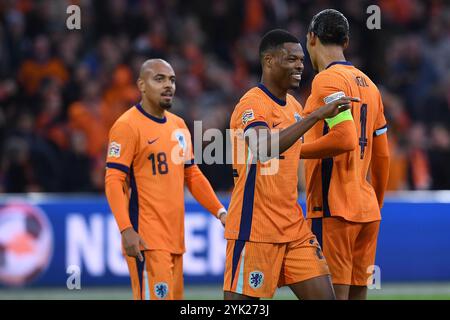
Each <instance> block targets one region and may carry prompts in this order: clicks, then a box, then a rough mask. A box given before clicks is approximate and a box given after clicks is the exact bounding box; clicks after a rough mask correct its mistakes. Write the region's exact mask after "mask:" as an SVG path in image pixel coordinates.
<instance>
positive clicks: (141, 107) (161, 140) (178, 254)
mask: <svg viewBox="0 0 450 320" xmlns="http://www.w3.org/2000/svg"><path fill="white" fill-rule="evenodd" d="M137 85H138V87H139V90H140V91H141V94H142V100H141V102H140V103H138V104H137V105H135V106H134V107H132V108H130V109H129V110H128V111H127V112H125V113H124V114H123V115H122V116H121V117H120V118H119V119H118V120H117V121H116V122H115V124H114V125H113V127H112V128H111V131H110V134H109V149H108V156H107V165H106V167H107V171H106V182H105V191H106V196H107V198H108V202H109V205H110V207H111V210H112V212H113V214H114V217H115V219H116V221H117V224H118V226H119V229H120V232H121V234H122V245H123V249H124V252H125V258H126V261H127V264H128V268H129V271H130V277H131V286H132V290H133V298H134V299H177V300H178V299H182V298H183V253H184V252H185V245H184V185H185V184H186V185H187V186H188V188H189V190H190V192H191V193H192V195H193V196H194V197H195V198H196V199H197V201H198V202H199V203H200V204H201V205H203V206H204V207H205V208H206V209H207V210H208V211H209V212H211V213H212V214H213V215H215V216H217V217H218V218H219V219H220V220H221V222H222V224H225V219H226V211H225V209H224V207H223V206H222V204H221V203H220V202H219V200H218V199H217V197H216V195H215V194H214V191H213V189H212V188H211V185H210V184H209V182H208V180H207V179H206V178H205V177H204V176H203V174H202V172H201V171H200V170H199V168H198V167H197V166H196V165H195V164H194V163H193V153H192V145H191V137H190V134H189V131H188V129H187V127H186V124H185V122H184V121H183V119H181V118H180V117H177V116H176V115H174V114H172V113H170V112H169V111H167V110H168V109H169V108H170V107H171V104H172V99H173V96H174V93H175V73H174V71H173V69H172V67H171V66H170V64H169V63H167V62H166V61H164V60H160V59H153V60H147V61H146V62H145V63H144V64H143V65H142V67H141V71H140V75H139V79H138V80H137ZM129 190H130V191H129Z"/></svg>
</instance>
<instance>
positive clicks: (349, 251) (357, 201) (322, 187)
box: [301, 9, 389, 299]
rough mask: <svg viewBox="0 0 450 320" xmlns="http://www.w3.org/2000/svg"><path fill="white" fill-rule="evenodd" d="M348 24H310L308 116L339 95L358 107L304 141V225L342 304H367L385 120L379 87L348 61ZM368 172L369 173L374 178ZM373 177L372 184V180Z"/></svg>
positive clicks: (324, 15) (332, 20) (322, 20)
mask: <svg viewBox="0 0 450 320" xmlns="http://www.w3.org/2000/svg"><path fill="white" fill-rule="evenodd" d="M348 44H349V24H348V21H347V19H346V18H345V16H344V15H343V14H342V13H340V12H339V11H336V10H333V9H327V10H323V11H321V12H319V13H318V14H317V15H315V16H314V17H313V18H312V21H311V23H310V26H309V30H308V34H307V49H308V52H309V55H310V58H311V63H312V65H313V68H314V69H315V70H316V71H317V72H318V74H317V75H316V76H315V78H314V80H313V83H312V89H311V95H310V97H309V98H308V100H307V102H306V106H305V110H304V115H306V116H308V115H311V114H314V112H316V110H318V108H319V107H320V106H321V105H322V104H323V103H330V102H331V101H334V100H335V99H339V97H341V96H356V97H359V98H360V100H361V102H360V103H358V104H353V105H352V108H351V109H350V110H347V111H344V112H342V113H340V114H338V115H336V116H335V117H333V118H331V119H325V121H322V120H321V121H318V122H317V123H316V124H315V125H314V126H313V128H312V129H311V130H309V131H308V132H307V133H306V134H305V137H304V139H305V140H304V145H303V148H302V150H301V158H306V159H310V160H305V174H306V197H307V218H308V223H310V225H311V227H312V231H313V232H314V233H315V235H316V236H317V239H318V240H319V242H320V243H321V246H322V249H323V252H324V255H325V257H326V259H327V262H328V265H329V267H330V271H331V276H332V281H333V285H334V290H335V293H336V298H337V299H365V298H366V296H367V284H368V281H370V279H371V278H370V276H371V274H370V272H371V271H372V270H373V269H372V268H371V266H372V265H373V264H374V262H375V252H376V244H377V237H378V229H379V223H380V219H381V216H380V208H381V206H382V204H383V198H384V192H385V189H386V185H387V178H388V171H389V170H388V169H389V152H388V142H387V135H386V134H385V133H386V131H387V125H386V119H385V117H384V114H383V103H382V100H381V95H380V93H379V91H378V89H377V87H376V85H375V84H374V83H373V82H372V81H371V80H370V79H369V77H368V76H367V75H365V74H364V73H363V72H361V71H360V70H358V69H357V68H355V67H354V66H353V65H352V64H351V63H350V62H348V61H346V59H345V57H344V53H343V51H344V50H345V49H346V48H347V46H348ZM369 168H370V171H369ZM369 175H370V180H371V181H370V182H369V181H368V180H367V177H368V176H369Z"/></svg>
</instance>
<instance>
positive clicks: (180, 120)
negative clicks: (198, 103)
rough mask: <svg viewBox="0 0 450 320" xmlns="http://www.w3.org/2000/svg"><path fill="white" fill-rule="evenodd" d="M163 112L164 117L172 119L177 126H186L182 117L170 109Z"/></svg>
mask: <svg viewBox="0 0 450 320" xmlns="http://www.w3.org/2000/svg"><path fill="white" fill-rule="evenodd" d="M165 114H166V118H167V120H168V121H173V122H174V123H176V124H177V125H178V126H179V127H183V128H184V127H186V122H185V121H184V119H183V118H182V117H180V116H178V115H176V114H175V113H172V112H170V111H166V112H165Z"/></svg>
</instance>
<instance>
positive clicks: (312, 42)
mask: <svg viewBox="0 0 450 320" xmlns="http://www.w3.org/2000/svg"><path fill="white" fill-rule="evenodd" d="M307 40H308V42H309V45H310V46H315V45H316V41H317V35H316V34H315V33H314V32H312V31H310V32H308V39H307Z"/></svg>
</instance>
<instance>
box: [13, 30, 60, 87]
mask: <svg viewBox="0 0 450 320" xmlns="http://www.w3.org/2000/svg"><path fill="white" fill-rule="evenodd" d="M46 78H52V79H56V80H57V81H59V82H60V84H65V83H66V82H67V80H68V79H69V74H68V72H67V70H66V68H65V67H64V65H63V63H62V62H61V61H60V60H59V59H58V58H55V57H52V56H51V55H50V44H49V41H48V39H47V37H45V36H38V37H37V38H36V40H35V41H34V58H33V59H29V60H25V61H24V62H23V63H22V65H21V66H20V69H19V73H18V76H17V79H18V81H19V83H20V84H21V85H23V86H24V88H25V91H26V93H27V94H28V95H34V94H36V93H37V91H38V89H39V86H40V85H41V82H42V80H44V79H46Z"/></svg>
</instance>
